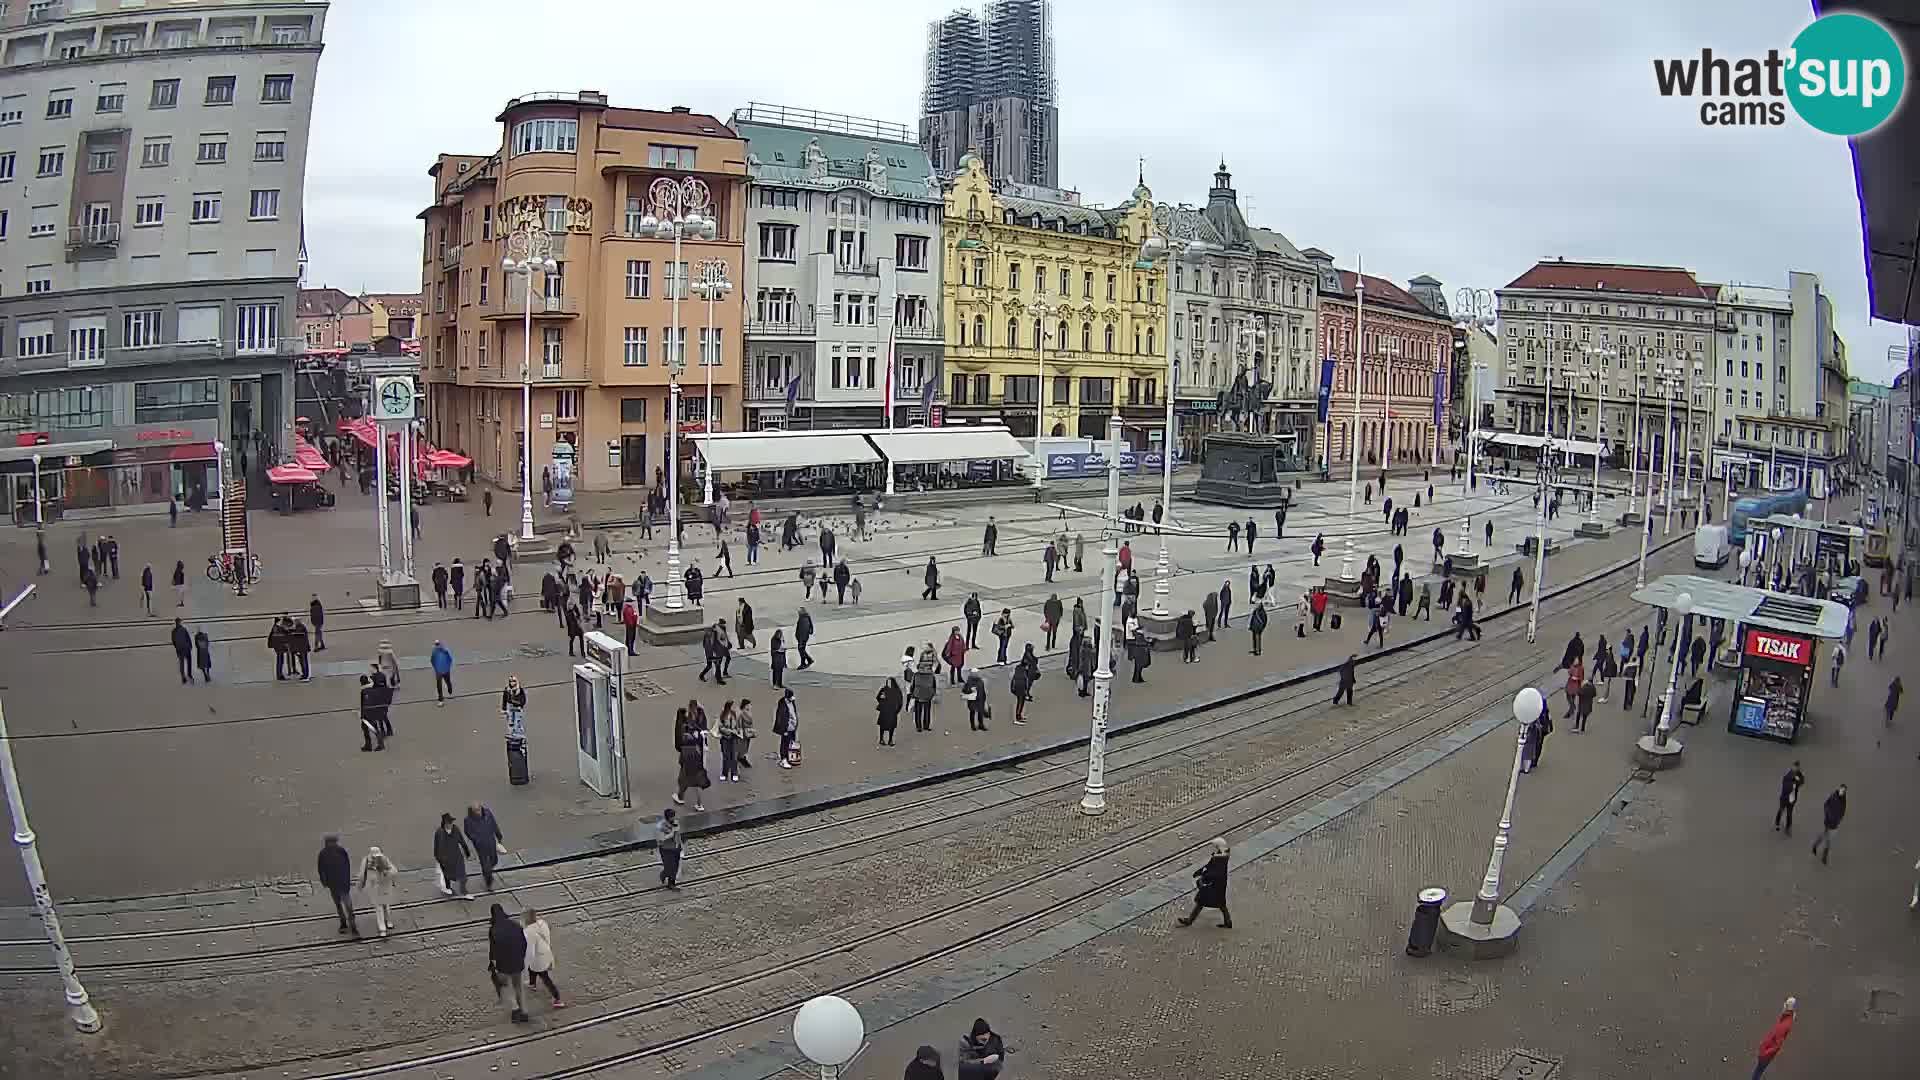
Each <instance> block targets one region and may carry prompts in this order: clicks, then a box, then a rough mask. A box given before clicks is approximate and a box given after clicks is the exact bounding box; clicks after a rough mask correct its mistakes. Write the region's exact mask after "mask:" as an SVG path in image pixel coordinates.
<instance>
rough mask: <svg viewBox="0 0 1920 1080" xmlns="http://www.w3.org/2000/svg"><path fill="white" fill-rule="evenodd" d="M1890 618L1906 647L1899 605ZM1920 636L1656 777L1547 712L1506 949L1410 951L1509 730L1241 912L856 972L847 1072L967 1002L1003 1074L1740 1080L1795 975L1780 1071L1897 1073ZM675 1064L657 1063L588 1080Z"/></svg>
mask: <svg viewBox="0 0 1920 1080" xmlns="http://www.w3.org/2000/svg"><path fill="white" fill-rule="evenodd" d="M1881 603H1884V602H1881ZM1877 613H1878V614H1885V611H1884V608H1882V609H1881V610H1880V611H1878V612H1877ZM1895 619H1896V622H1897V623H1898V629H1900V630H1901V634H1900V635H1898V636H1897V637H1896V641H1901V640H1905V641H1909V642H1910V641H1911V638H1909V637H1908V635H1909V634H1910V633H1912V632H1913V631H1915V630H1920V627H1917V626H1916V625H1915V622H1916V620H1914V619H1913V618H1911V617H1910V616H1909V615H1907V614H1905V613H1902V614H1900V615H1897V616H1895ZM1914 655H1915V653H1914V650H1913V647H1912V646H1911V645H1910V644H1909V645H1907V646H1906V651H1905V652H1904V653H1901V652H1899V651H1898V650H1897V649H1896V650H1895V653H1894V654H1893V655H1891V656H1890V657H1889V659H1888V660H1886V661H1876V662H1873V663H1871V664H1865V665H1863V664H1857V663H1855V664H1849V665H1848V667H1847V669H1846V671H1845V673H1844V674H1843V676H1842V680H1841V686H1840V688H1839V689H1837V690H1835V689H1831V688H1829V687H1827V686H1826V685H1825V681H1824V680H1822V685H1821V686H1820V688H1819V689H1818V690H1817V691H1816V693H1815V695H1814V698H1813V705H1812V711H1811V726H1810V727H1809V728H1807V729H1806V730H1804V732H1803V734H1802V737H1801V740H1800V742H1799V743H1798V744H1796V745H1794V746H1791V747H1789V746H1783V745H1780V744H1777V743H1770V742H1762V741H1759V740H1753V739H1747V738H1742V737H1739V736H1735V735H1732V734H1729V733H1728V732H1727V731H1726V730H1725V727H1724V720H1716V721H1715V722H1713V723H1711V724H1709V725H1707V726H1704V727H1700V728H1683V729H1681V732H1680V736H1679V737H1680V738H1681V739H1682V740H1683V741H1685V742H1686V744H1687V751H1686V764H1685V765H1684V766H1683V767H1682V768H1680V769H1678V770H1676V771H1672V772H1667V773H1661V774H1655V775H1648V774H1640V775H1638V776H1635V775H1633V774H1632V773H1631V772H1630V767H1629V765H1628V759H1629V747H1630V740H1631V738H1632V737H1633V735H1634V734H1636V733H1637V729H1636V728H1635V727H1634V726H1633V724H1632V723H1631V722H1630V721H1629V720H1627V719H1626V718H1624V717H1623V716H1622V714H1621V713H1620V711H1619V709H1618V706H1617V699H1616V704H1615V705H1614V706H1613V707H1602V708H1601V709H1600V710H1599V711H1598V712H1597V713H1596V718H1595V720H1594V722H1593V724H1592V726H1591V728H1590V730H1589V732H1588V733H1587V734H1584V735H1575V734H1572V733H1570V732H1568V731H1566V729H1565V728H1564V726H1563V727H1562V729H1561V730H1560V732H1558V733H1556V734H1555V735H1554V736H1553V737H1552V738H1551V739H1549V740H1548V744H1547V749H1546V752H1545V754H1544V757H1543V762H1542V765H1541V768H1540V769H1539V770H1538V771H1536V772H1535V773H1532V774H1530V775H1528V776H1525V777H1523V778H1522V780H1521V784H1520V789H1519V796H1518V802H1517V807H1516V814H1515V822H1516V824H1515V829H1514V834H1513V835H1514V843H1513V846H1512V847H1511V848H1510V849H1509V853H1508V857H1507V861H1506V875H1505V877H1504V880H1503V889H1504V891H1505V893H1506V894H1508V895H1509V896H1512V895H1513V894H1514V893H1516V892H1520V893H1521V894H1523V895H1524V894H1527V893H1535V894H1536V896H1535V902H1534V903H1533V906H1532V907H1531V908H1530V909H1529V911H1528V912H1527V916H1526V924H1525V928H1524V929H1523V931H1522V936H1521V941H1520V946H1519V951H1518V952H1517V953H1515V954H1514V955H1512V956H1510V957H1507V958H1504V959H1500V960H1491V961H1483V962H1479V963H1475V962H1472V961H1469V960H1465V959H1462V958H1458V957H1456V956H1454V955H1451V954H1449V953H1447V952H1445V951H1442V952H1440V953H1436V954H1435V955H1434V956H1433V957H1430V958H1427V959H1418V960H1416V959H1410V958H1408V957H1406V956H1404V955H1403V952H1402V945H1403V944H1404V942H1405V940H1406V928H1407V924H1408V921H1409V918H1410V916H1411V912H1412V908H1413V905H1414V894H1415V892H1416V891H1417V890H1418V889H1420V888H1422V887H1425V886H1429V885H1440V886H1443V887H1446V888H1448V889H1450V890H1451V892H1452V893H1453V895H1454V898H1456V899H1459V898H1464V897H1470V896H1471V894H1472V892H1473V891H1474V890H1475V888H1476V887H1477V884H1478V879H1479V875H1480V872H1481V870H1482V868H1483V867H1484V866H1485V860H1486V856H1487V844H1488V840H1489V838H1490V836H1491V834H1492V831H1493V824H1494V822H1495V821H1496V819H1497V818H1498V816H1499V812H1500V800H1501V797H1502V795H1503V792H1504V786H1505V777H1506V773H1507V770H1508V768H1509V767H1510V764H1511V761H1512V753H1513V744H1512V742H1511V741H1510V739H1509V738H1508V737H1507V736H1508V735H1509V734H1510V732H1511V729H1510V728H1506V729H1502V731H1501V732H1500V733H1499V734H1497V735H1490V736H1487V737H1483V738H1481V739H1480V740H1479V741H1478V742H1476V743H1474V744H1473V745H1472V746H1471V747H1470V748H1469V749H1467V750H1465V751H1462V752H1461V753H1458V754H1456V755H1455V756H1453V757H1451V758H1449V759H1447V760H1446V761H1445V762H1444V763H1443V764H1441V765H1439V766H1436V767H1434V768H1431V769H1429V770H1428V771H1427V772H1425V773H1422V774H1420V775H1419V776H1417V777H1415V778H1414V779H1412V780H1410V781H1407V782H1406V783H1404V784H1402V785H1400V786H1399V787H1396V788H1394V789H1393V790H1391V791H1390V792H1388V793H1386V794H1383V795H1380V796H1378V797H1376V798H1374V799H1372V800H1371V801H1370V802H1368V803H1367V804H1365V805H1364V806H1363V807H1362V808H1360V809H1358V810H1356V811H1355V812H1353V813H1351V814H1349V815H1347V816H1345V817H1342V818H1339V819H1337V820H1335V821H1333V822H1332V823H1330V824H1328V825H1326V826H1325V827H1322V828H1320V829H1318V830H1316V831H1314V832H1311V833H1309V834H1307V835H1306V836H1304V837H1303V838H1301V839H1299V840H1297V841H1295V842H1293V843H1291V844H1288V845H1286V846H1284V847H1282V848H1280V849H1279V850H1277V851H1276V852H1274V853H1273V854H1272V855H1271V856H1269V857H1266V858H1263V859H1261V860H1259V861H1257V862H1253V863H1250V864H1243V865H1240V866H1239V867H1238V869H1237V870H1236V872H1235V874H1234V877H1233V881H1232V885H1231V889H1230V896H1229V898H1230V900H1231V902H1232V907H1233V911H1234V916H1235V929H1233V930H1222V929H1219V928H1217V927H1215V926H1214V925H1212V923H1213V922H1214V920H1213V919H1212V918H1203V919H1202V921H1201V922H1200V923H1199V924H1198V925H1196V926H1194V927H1192V928H1181V927H1179V926H1177V925H1175V923H1174V921H1173V919H1174V917H1175V916H1176V915H1179V914H1184V911H1185V905H1184V904H1183V903H1181V902H1179V901H1177V900H1176V901H1175V902H1172V903H1168V904H1165V905H1164V906H1160V907H1157V908H1155V909H1154V910H1151V911H1150V912H1148V913H1146V914H1144V915H1140V916H1139V917H1135V918H1128V919H1115V920H1112V921H1108V922H1102V921H1101V920H1100V919H1099V918H1098V917H1097V916H1095V917H1093V918H1092V919H1091V921H1092V922H1094V923H1095V924H1096V925H1097V926H1099V927H1100V928H1101V929H1102V930H1103V931H1104V932H1098V933H1094V934H1092V935H1090V936H1089V939H1088V940H1085V941H1084V943H1082V944H1078V945H1076V946H1074V947H1071V948H1067V949H1066V950H1065V951H1059V952H1057V953H1054V954H1049V955H1048V956H1046V958H1044V959H1039V960H1037V961H1036V960H1035V959H1034V958H1033V957H1032V955H1031V950H1023V949H1022V947H1021V946H1008V947H1006V948H1005V949H1002V950H1000V954H1001V955H1002V956H1004V955H1012V956H1013V957H1014V958H1013V959H1011V960H1005V961H1004V962H1003V963H1002V964H1000V966H996V964H995V959H998V957H996V958H992V959H989V960H987V961H985V962H981V963H968V962H964V961H955V962H952V963H949V964H948V965H946V966H945V967H943V968H942V969H940V970H939V971H936V972H933V973H931V974H929V973H928V972H925V971H916V972H913V973H911V974H910V975H908V976H905V977H902V978H897V979H890V980H882V981H880V982H877V983H875V984H872V985H868V986H863V987H861V988H860V989H858V990H857V991H854V992H852V994H851V995H850V996H851V997H852V998H853V1000H854V1001H855V1002H856V1004H857V1005H859V1006H860V1007H861V1008H862V1010H863V1012H864V1013H865V1014H866V1015H867V1016H868V1018H869V1029H870V1038H871V1039H872V1044H873V1045H872V1047H871V1049H870V1050H869V1052H868V1054H867V1056H866V1057H865V1058H863V1059H862V1062H861V1066H860V1068H861V1069H862V1070H863V1071H862V1072H861V1074H860V1075H874V1076H884V1075H891V1073H892V1071H893V1070H895V1069H898V1068H900V1067H901V1065H903V1064H904V1063H905V1062H906V1061H907V1060H908V1059H910V1058H911V1056H912V1054H913V1048H914V1047H915V1046H917V1045H919V1044H920V1043H931V1044H934V1045H935V1046H937V1047H938V1048H940V1049H941V1051H942V1052H943V1054H946V1055H948V1061H949V1062H951V1060H952V1058H951V1054H952V1049H951V1048H952V1047H953V1046H954V1045H955V1043H956V1042H957V1040H958V1037H959V1035H960V1034H961V1033H962V1032H964V1031H965V1030H966V1028H967V1026H968V1025H969V1024H970V1023H971V1022H972V1020H973V1018H974V1017H977V1016H978V1017H986V1018H989V1019H990V1020H992V1021H993V1023H994V1026H995V1028H996V1029H997V1030H999V1031H1000V1032H1002V1034H1003V1035H1004V1036H1005V1037H1006V1039H1007V1041H1008V1042H1009V1044H1010V1045H1011V1046H1012V1047H1013V1048H1014V1052H1013V1054H1012V1056H1011V1058H1010V1067H1009V1069H1008V1070H1007V1072H1006V1073H1004V1074H1003V1075H1004V1076H1007V1077H1010V1078H1011V1077H1042V1076H1044V1077H1048V1078H1059V1080H1081V1078H1086V1080H1092V1078H1107V1077H1112V1076H1118V1075H1192V1076H1209V1077H1213V1076H1218V1077H1236V1078H1239V1077H1246V1078H1253V1077H1259V1078H1289V1080H1290V1078H1301V1080H1306V1078H1312V1080H1361V1078H1365V1080H1373V1078H1378V1077H1403V1076H1404V1077H1434V1078H1447V1080H1513V1078H1522V1077H1524V1078H1530V1080H1575V1078H1578V1080H1637V1078H1648V1077H1653V1078H1667V1077H1672V1078H1697V1077H1718V1076H1726V1077H1745V1076H1747V1075H1748V1074H1749V1073H1750V1072H1751V1069H1752V1066H1753V1057H1752V1055H1753V1053H1754V1048H1755V1047H1756V1046H1757V1045H1758V1043H1759V1041H1760V1038H1761V1036H1762V1035H1763V1034H1764V1033H1765V1031H1766V1029H1767V1027H1768V1025H1769V1024H1770V1023H1771V1022H1772V1019H1773V1016H1774V1014H1775V1012H1776V1010H1777V1009H1778V1007H1779V1003H1780V1001H1781V1000H1782V999H1784V998H1785V997H1787V996H1788V995H1794V996H1797V997H1798V999H1799V1003H1800V1013H1799V1023H1798V1025H1797V1027H1796V1029H1795V1031H1794V1034H1793V1036H1792V1039H1791V1040H1790V1041H1789V1042H1788V1044H1787V1047H1786V1050H1785V1052H1784V1053H1783V1054H1782V1056H1781V1057H1780V1059H1779V1060H1778V1062H1777V1063H1776V1064H1775V1065H1774V1067H1773V1068H1772V1069H1771V1070H1769V1072H1768V1074H1767V1075H1768V1076H1769V1077H1775V1076H1779V1077H1811V1076H1844V1077H1848V1078H1858V1080H1879V1078H1896V1077H1898V1078H1904V1077H1910V1076H1912V1075H1914V1063H1915V1062H1916V1061H1920V1027H1916V1024H1920V1015H1917V1014H1920V1008H1916V1006H1915V1002H1916V1000H1920V997H1916V995H1920V976H1916V974H1915V973H1916V972H1920V943H1917V942H1916V939H1915V937H1914V934H1913V927H1914V923H1913V920H1914V918H1915V916H1914V915H1913V913H1912V912H1911V911H1909V910H1908V909H1907V900H1908V898H1909V896H1910V894H1911V890H1912V889H1913V888H1914V886H1915V870H1914V863H1915V859H1916V857H1917V856H1920V844H1916V841H1915V838H1914V833H1913V828H1912V822H1913V820H1914V816H1915V813H1916V812H1917V811H1920V788H1916V787H1915V785H1914V784H1913V780H1912V777H1913V769H1914V768H1915V763H1914V759H1915V755H1916V751H1920V734H1916V732H1917V731H1920V726H1917V725H1916V724H1915V723H1914V721H1913V720H1912V719H1911V717H1908V718H1906V719H1905V720H1904V721H1902V722H1899V723H1897V724H1896V725H1895V727H1894V728H1893V729H1891V730H1887V729H1884V728H1883V727H1882V725H1881V722H1880V717H1879V704H1880V702H1881V700H1882V698H1883V697H1884V687H1885V683H1886V680H1887V679H1888V678H1889V677H1890V676H1891V675H1892V674H1893V673H1895V672H1900V671H1905V672H1911V671H1912V670H1913V657H1914ZM1793 760H1800V761H1801V762H1803V763H1804V767H1805V769H1806V772H1807V776H1808V783H1807V787H1806V790H1805V792H1804V793H1803V795H1804V796H1805V797H1804V798H1803V799H1802V806H1801V813H1800V818H1801V821H1800V829H1799V831H1797V832H1796V833H1795V834H1794V835H1793V836H1792V837H1791V838H1788V837H1783V836H1782V835H1781V834H1779V833H1777V832H1774V831H1771V830H1770V829H1769V823H1770V821H1771V819H1772V816H1773V815H1772V811H1773V806H1774V794H1775V791H1776V789H1777V784H1778V778H1779V775H1780V773H1781V772H1782V771H1784V770H1785V768H1786V766H1787V763H1788V762H1790V761H1793ZM1840 783H1846V784H1847V785H1848V793H1849V798H1850V801H1849V811H1848V815H1847V818H1846V822H1845V824H1844V825H1843V827H1842V828H1841V830H1840V832H1839V834H1838V837H1837V840H1836V842H1835V848H1834V855H1833V858H1832V862H1831V864H1830V865H1823V864H1821V863H1820V862H1819V861H1818V860H1816V859H1814V858H1813V857H1812V856H1811V855H1810V854H1809V852H1808V848H1807V844H1808V843H1809V842H1810V839H1811V834H1812V833H1813V832H1815V831H1817V829H1818V816H1819V812H1820V811H1819V803H1820V800H1821V799H1823V798H1824V797H1825V795H1826V793H1827V792H1828V791H1830V790H1831V789H1832V788H1833V787H1834V786H1835V785H1837V784H1840ZM1589 826H1595V827H1596V829H1597V835H1598V839H1597V840H1595V841H1593V843H1592V846H1591V847H1590V848H1588V849H1586V850H1585V852H1584V855H1582V856H1581V857H1580V858H1579V859H1578V861H1577V862H1575V863H1574V864H1573V865H1572V868H1571V870H1569V871H1567V872H1566V873H1565V874H1564V876H1561V877H1559V878H1558V879H1557V880H1550V881H1534V882H1529V883H1528V885H1527V887H1526V888H1524V889H1523V888H1522V882H1523V881H1527V879H1528V878H1529V877H1530V876H1531V875H1534V874H1536V872H1538V871H1540V870H1541V868H1542V866H1543V864H1546V863H1547V862H1548V860H1550V859H1552V858H1553V857H1555V856H1556V854H1557V853H1559V852H1560V850H1561V849H1562V847H1563V845H1567V844H1569V842H1570V839H1571V838H1573V837H1574V836H1575V835H1576V834H1579V833H1582V832H1583V831H1584V830H1586V829H1587V828H1588V827H1589ZM1588 835H1592V834H1591V833H1589V834H1588ZM1232 839H1235V840H1236V841H1238V840H1242V839H1243V837H1239V836H1236V837H1233V838H1232ZM881 1025H884V1026H883V1027H881ZM875 1027H880V1028H881V1029H880V1030H878V1031H874V1030H873V1029H874V1028H875ZM781 1060H797V1054H796V1053H795V1052H794V1051H793V1049H792V1043H791V1039H790V1036H788V1035H787V1034H786V1033H785V1032H784V1031H783V1030H781V1026H780V1023H777V1022H763V1023H759V1024H755V1025H751V1026H749V1027H746V1028H743V1029H741V1030H738V1031H735V1032H732V1033H730V1034H729V1035H728V1036H727V1048H726V1049H725V1050H724V1051H721V1052H717V1053H714V1054H710V1055H707V1056H706V1058H705V1060H704V1061H703V1062H701V1063H700V1064H702V1065H703V1068H701V1069H700V1070H698V1071H697V1072H695V1073H694V1075H695V1076H697V1077H699V1080H746V1078H749V1077H751V1078H760V1077H767V1076H771V1075H773V1074H774V1068H776V1067H777V1065H776V1064H774V1063H777V1062H778V1061H781ZM684 1071H685V1070H684V1069H681V1068H678V1067H676V1066H675V1064H674V1063H673V1062H670V1061H668V1060H666V1059H664V1058H655V1059H649V1060H647V1061H645V1062H642V1063H638V1064H636V1065H634V1066H632V1067H630V1068H628V1069H626V1070H624V1071H610V1072H608V1073H607V1074H606V1075H609V1076H618V1077H642V1076H652V1075H659V1074H662V1073H668V1072H672V1073H684Z"/></svg>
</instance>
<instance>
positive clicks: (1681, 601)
mask: <svg viewBox="0 0 1920 1080" xmlns="http://www.w3.org/2000/svg"><path fill="white" fill-rule="evenodd" d="M1673 610H1675V611H1677V612H1679V613H1680V614H1682V615H1685V614H1686V613H1687V612H1689V611H1692V610H1693V594H1692V593H1685V592H1683V593H1681V594H1680V595H1679V596H1676V597H1674V598H1673Z"/></svg>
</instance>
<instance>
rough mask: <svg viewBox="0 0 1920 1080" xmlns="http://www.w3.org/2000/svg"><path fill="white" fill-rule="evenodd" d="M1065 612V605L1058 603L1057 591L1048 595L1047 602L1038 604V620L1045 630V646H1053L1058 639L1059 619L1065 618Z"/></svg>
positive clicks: (1058, 595)
mask: <svg viewBox="0 0 1920 1080" xmlns="http://www.w3.org/2000/svg"><path fill="white" fill-rule="evenodd" d="M1066 614H1067V611H1066V607H1065V606H1064V605H1063V604H1061V603H1060V594H1059V593H1054V594H1052V595H1050V596H1048V597H1047V602H1046V603H1044V604H1042V605H1040V621H1041V623H1042V627H1043V629H1045V630H1046V632H1047V648H1049V649H1051V648H1053V643H1054V642H1055V641H1057V640H1058V639H1059V637H1060V620H1061V619H1063V618H1065V617H1066Z"/></svg>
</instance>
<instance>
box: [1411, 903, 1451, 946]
mask: <svg viewBox="0 0 1920 1080" xmlns="http://www.w3.org/2000/svg"><path fill="white" fill-rule="evenodd" d="M1446 903H1447V890H1445V889H1421V890H1420V903H1419V904H1418V905H1416V906H1415V907H1414V909H1413V926H1412V927H1411V928H1409V929H1408V931H1407V955H1408V956H1427V955H1430V954H1432V952H1433V939H1434V938H1435V937H1436V936H1438V935H1439V933H1440V909H1441V908H1442V907H1444V906H1445V905H1446Z"/></svg>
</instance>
